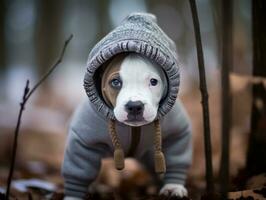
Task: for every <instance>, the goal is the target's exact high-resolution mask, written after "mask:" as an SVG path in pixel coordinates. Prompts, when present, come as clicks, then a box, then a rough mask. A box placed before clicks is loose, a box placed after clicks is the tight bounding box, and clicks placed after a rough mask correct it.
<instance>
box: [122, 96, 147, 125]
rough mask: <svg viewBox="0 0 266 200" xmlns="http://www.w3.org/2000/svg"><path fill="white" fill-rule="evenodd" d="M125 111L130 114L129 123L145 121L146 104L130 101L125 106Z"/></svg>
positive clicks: (128, 116)
mask: <svg viewBox="0 0 266 200" xmlns="http://www.w3.org/2000/svg"><path fill="white" fill-rule="evenodd" d="M125 110H126V112H127V113H128V115H127V118H128V120H127V121H139V120H143V111H144V104H143V103H142V102H141V101H129V102H128V103H127V104H126V105H125Z"/></svg>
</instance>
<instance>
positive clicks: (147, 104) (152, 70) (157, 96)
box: [114, 53, 167, 126]
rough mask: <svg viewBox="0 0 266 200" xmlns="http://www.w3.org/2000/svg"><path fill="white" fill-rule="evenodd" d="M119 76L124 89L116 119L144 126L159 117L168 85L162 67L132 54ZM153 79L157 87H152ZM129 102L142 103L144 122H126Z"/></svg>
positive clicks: (124, 62) (126, 60) (123, 64)
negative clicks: (156, 81)
mask: <svg viewBox="0 0 266 200" xmlns="http://www.w3.org/2000/svg"><path fill="white" fill-rule="evenodd" d="M119 74H120V78H121V80H122V88H121V90H120V92H119V94H118V96H117V99H116V106H115V108H114V114H115V117H116V119H117V120H118V121H120V122H122V123H125V124H128V125H131V126H142V125H144V124H148V123H150V122H152V121H153V120H154V119H155V117H156V116H157V111H158V107H159V102H160V100H161V99H162V96H163V93H164V89H165V88H166V87H165V86H166V84H167V81H166V78H165V75H164V72H163V70H162V69H161V67H160V66H158V65H157V64H156V63H153V62H151V61H149V60H148V59H147V58H144V57H142V56H141V55H139V54H135V53H132V54H129V55H128V56H127V57H126V58H125V59H124V60H123V62H122V64H121V68H120V71H119ZM152 78H154V79H157V80H158V84H157V85H155V86H152V85H151V83H150V80H151V79H152ZM129 101H141V102H142V103H143V104H144V111H143V120H142V121H136V122H126V120H127V115H128V113H127V112H126V110H125V105H126V104H127V103H128V102H129Z"/></svg>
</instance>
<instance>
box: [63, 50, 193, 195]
mask: <svg viewBox="0 0 266 200" xmlns="http://www.w3.org/2000/svg"><path fill="white" fill-rule="evenodd" d="M102 71H103V72H102V73H101V75H100V76H98V77H97V78H98V79H100V80H95V81H98V82H99V83H100V84H99V86H98V89H99V88H100V89H99V90H100V91H101V96H102V98H103V99H104V101H105V102H106V104H107V105H108V106H109V107H110V108H112V109H113V111H114V115H115V118H116V120H117V121H118V122H119V123H118V124H117V132H118V135H119V137H120V139H121V143H122V147H123V149H124V150H125V151H126V152H127V151H128V149H129V146H130V139H132V137H133V136H130V127H142V131H141V138H140V142H139V144H138V146H137V147H136V152H135V156H136V158H137V159H138V160H139V161H141V162H142V163H143V164H144V165H146V166H147V168H148V169H151V170H152V169H153V159H154V158H153V153H152V152H153V149H152V144H151V138H152V137H153V136H152V134H153V132H154V129H153V127H152V126H151V123H152V122H153V121H154V120H155V119H156V116H157V115H158V108H159V105H160V103H161V102H162V101H163V99H164V98H165V96H166V95H167V92H168V91H169V85H168V81H167V77H166V75H165V72H164V71H163V70H162V68H161V66H159V65H158V64H157V63H155V62H153V61H151V60H149V59H147V58H145V57H143V56H141V55H140V54H137V53H127V54H118V55H116V56H115V57H114V58H113V59H112V60H111V61H110V62H108V63H107V65H106V66H104V67H103V68H102ZM160 122H161V125H162V135H163V136H162V145H163V152H164V154H165V158H166V174H165V176H164V186H163V187H162V189H161V190H160V194H163V195H167V196H177V197H184V196H187V190H186V188H185V187H184V182H185V177H186V171H187V168H188V167H189V166H190V163H191V151H192V149H191V128H190V122H189V119H188V116H187V114H186V112H185V110H184V108H183V106H182V104H181V103H180V101H178V100H177V101H176V103H175V104H174V106H173V108H172V110H171V111H170V112H169V113H168V114H167V115H165V116H164V117H163V118H162V119H161V120H160ZM112 151H113V147H112V143H111V141H110V138H108V130H107V121H106V120H105V119H104V118H102V117H101V116H100V115H98V113H97V110H95V108H94V107H93V106H92V105H91V103H90V102H88V101H87V102H85V103H84V104H82V105H81V106H80V107H79V108H78V110H77V111H76V113H75V115H74V117H73V120H72V123H71V125H70V133H69V139H68V145H67V149H66V152H65V159H64V164H63V168H62V170H63V175H64V178H65V193H66V197H65V200H77V199H82V198H83V197H84V194H85V193H86V191H87V187H88V185H89V184H90V183H91V182H92V181H93V180H95V178H96V177H97V175H98V172H99V168H100V160H101V158H103V157H106V156H110V153H111V152H112Z"/></svg>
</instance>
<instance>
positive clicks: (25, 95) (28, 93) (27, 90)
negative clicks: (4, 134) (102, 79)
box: [5, 34, 73, 200]
mask: <svg viewBox="0 0 266 200" xmlns="http://www.w3.org/2000/svg"><path fill="white" fill-rule="evenodd" d="M72 38H73V35H72V34H71V35H70V37H69V38H68V39H67V40H66V41H65V43H64V46H63V49H62V51H61V54H60V56H59V58H58V59H57V61H56V62H55V64H54V65H52V67H51V68H50V69H49V70H48V72H47V73H46V74H45V75H44V76H43V77H42V78H41V79H40V80H39V81H38V82H37V83H36V84H35V85H34V86H33V88H32V89H31V90H30V88H29V84H30V82H29V80H27V82H26V85H25V88H24V93H23V97H22V102H21V103H20V110H19V115H18V120H17V125H16V129H15V133H14V140H13V148H12V158H11V166H10V170H9V175H8V180H7V189H6V195H5V199H6V200H8V199H9V193H10V186H11V181H12V177H13V172H14V167H15V161H16V153H17V146H18V144H17V143H18V135H19V128H20V124H21V118H22V113H23V110H24V109H25V105H26V103H27V101H28V99H29V98H30V96H31V95H32V94H33V92H34V91H35V90H36V89H37V88H38V87H39V86H40V85H41V84H42V83H43V82H44V81H45V80H46V79H47V77H48V76H49V75H50V74H51V73H52V72H53V71H54V69H55V68H56V67H57V66H58V65H59V64H60V63H61V62H62V59H63V57H64V54H65V50H66V48H67V45H68V43H69V42H70V40H71V39H72Z"/></svg>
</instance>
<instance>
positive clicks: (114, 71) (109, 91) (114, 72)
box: [101, 53, 127, 108]
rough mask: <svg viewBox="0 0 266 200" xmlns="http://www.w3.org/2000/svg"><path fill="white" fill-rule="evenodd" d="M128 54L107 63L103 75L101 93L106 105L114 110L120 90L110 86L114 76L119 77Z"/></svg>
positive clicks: (117, 56)
mask: <svg viewBox="0 0 266 200" xmlns="http://www.w3.org/2000/svg"><path fill="white" fill-rule="evenodd" d="M126 56H127V54H126V53H123V54H118V55H116V56H114V57H113V58H112V60H110V62H108V63H107V65H106V67H105V68H104V71H103V73H102V75H101V93H102V97H103V99H104V101H105V103H106V104H107V105H108V106H109V107H110V108H113V107H114V106H115V104H116V98H117V95H118V93H119V90H116V89H114V88H112V87H111V86H110V81H111V79H112V78H113V77H114V76H119V71H120V68H121V64H122V62H123V60H124V58H125V57H126Z"/></svg>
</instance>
